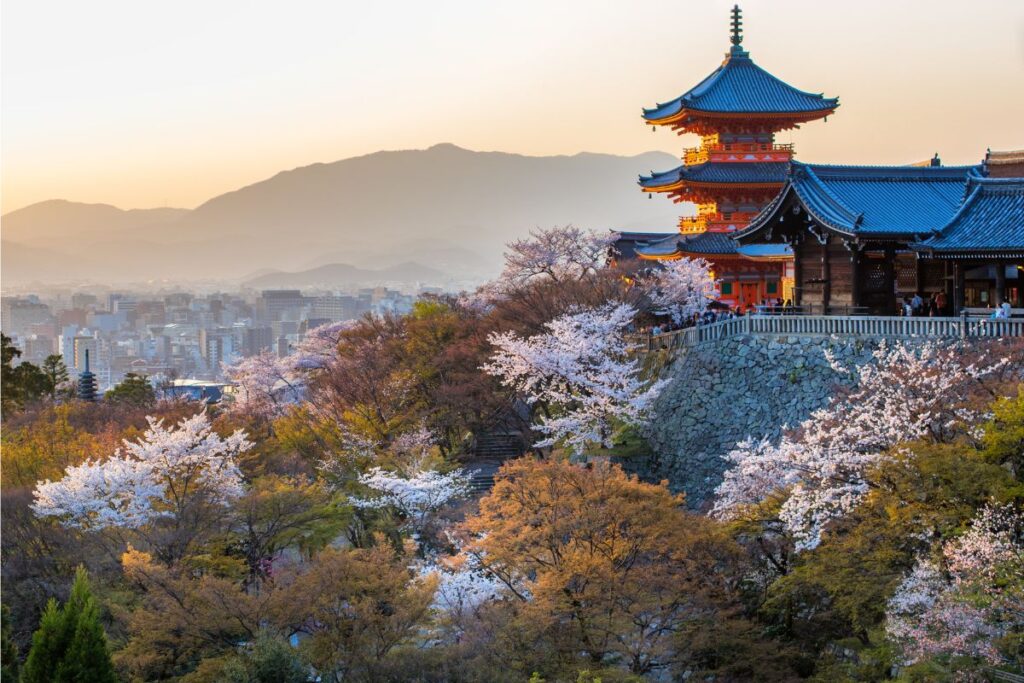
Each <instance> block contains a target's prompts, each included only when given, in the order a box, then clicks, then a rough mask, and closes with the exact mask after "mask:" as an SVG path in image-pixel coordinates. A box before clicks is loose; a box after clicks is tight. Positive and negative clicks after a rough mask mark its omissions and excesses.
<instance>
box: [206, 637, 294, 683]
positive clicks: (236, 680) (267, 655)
mask: <svg viewBox="0 0 1024 683" xmlns="http://www.w3.org/2000/svg"><path fill="white" fill-rule="evenodd" d="M221 676H222V679H223V680H224V681H225V683H306V681H308V680H309V679H310V677H309V671H308V667H306V666H305V665H304V664H303V663H302V660H301V659H300V658H299V654H298V652H297V651H296V650H295V648H293V647H292V646H291V645H289V644H288V643H287V642H285V641H284V640H280V639H278V638H274V637H273V636H271V635H270V634H268V633H266V632H262V631H261V632H260V634H259V636H257V638H256V641H255V642H254V643H253V644H252V648H251V649H249V650H247V651H246V652H244V653H242V654H240V655H238V656H236V657H235V658H234V659H232V660H230V661H229V662H228V664H227V665H226V666H225V667H224V670H223V672H222V673H221Z"/></svg>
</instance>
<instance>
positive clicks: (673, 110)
mask: <svg viewBox="0 0 1024 683" xmlns="http://www.w3.org/2000/svg"><path fill="white" fill-rule="evenodd" d="M731 42H732V46H731V48H730V50H729V52H728V53H727V54H726V56H725V61H723V62H722V65H721V66H719V67H718V68H717V69H716V70H715V71H714V72H713V73H711V74H710V75H709V76H708V77H707V78H705V79H704V80H702V81H701V82H700V83H698V84H697V85H696V86H695V87H693V88H691V89H690V90H688V91H686V92H685V93H684V94H683V95H680V96H679V97H677V98H675V99H673V100H671V101H669V102H666V103H664V104H659V105H657V106H656V107H654V108H652V109H645V110H644V111H643V119H644V121H645V122H646V123H647V124H649V125H651V126H666V127H668V128H669V129H671V130H674V131H676V132H677V133H678V134H680V135H682V134H684V133H693V134H696V135H699V136H700V138H701V142H700V145H699V146H698V147H695V148H691V149H686V150H684V152H683V158H682V161H683V164H682V165H681V166H679V167H678V168H674V169H672V170H670V171H663V172H660V173H652V174H651V175H649V176H640V187H641V189H642V190H643V191H644V192H648V193H652V194H653V193H655V192H658V193H663V194H666V195H668V196H669V197H670V198H672V200H673V201H674V202H676V203H680V202H684V201H689V202H693V203H695V204H696V205H697V214H696V215H695V216H684V217H682V218H681V220H680V222H679V231H678V232H676V233H671V234H667V235H663V236H659V235H658V234H657V233H622V238H623V239H622V240H621V242H622V243H623V246H624V247H625V249H624V250H623V252H624V253H626V254H627V255H635V256H636V257H638V258H640V259H648V260H671V259H678V258H683V257H700V258H705V259H707V260H708V261H710V262H711V263H712V264H713V267H714V271H715V277H716V279H717V280H718V282H719V283H720V299H721V300H722V301H724V302H727V303H732V304H738V305H744V306H745V305H750V304H756V303H759V302H761V301H763V300H765V299H774V298H783V297H786V295H787V292H786V291H784V289H788V287H787V286H786V285H788V283H789V282H790V281H791V279H790V278H788V277H786V276H787V273H789V272H791V264H792V254H791V252H789V251H788V249H784V248H780V247H779V246H778V245H756V244H755V245H746V246H741V247H737V246H736V243H735V241H734V240H733V239H732V238H731V236H730V233H733V232H736V231H739V230H742V229H743V228H745V227H746V226H747V224H748V223H749V222H750V220H751V219H752V218H753V217H754V216H755V215H757V213H758V212H759V211H760V210H761V209H762V208H763V207H764V206H765V205H766V204H768V202H770V201H771V199H772V198H773V197H775V195H776V194H778V192H779V190H780V189H781V188H782V185H783V183H784V182H785V180H786V175H787V173H788V171H789V165H790V161H791V159H792V158H793V147H792V145H786V144H777V143H776V141H775V136H776V134H777V133H779V132H780V131H784V130H789V129H792V128H797V127H799V125H800V124H801V123H806V122H808V121H814V120H817V119H822V118H825V117H827V116H828V115H829V114H831V113H833V112H834V111H835V110H836V108H837V107H838V106H839V101H838V99H837V98H827V97H824V96H823V95H821V94H813V93H808V92H804V91H802V90H797V89H796V88H794V87H792V86H790V85H788V84H787V83H784V82H783V81H781V80H779V79H778V78H776V77H775V76H773V75H771V74H770V73H768V72H767V71H765V70H764V69H762V68H761V67H759V66H758V65H757V64H755V63H754V61H753V60H752V59H751V58H750V54H749V53H748V52H747V51H746V50H744V49H743V47H742V43H743V29H742V17H741V14H740V9H739V7H738V6H735V7H733V9H732V36H731ZM784 280H785V282H784Z"/></svg>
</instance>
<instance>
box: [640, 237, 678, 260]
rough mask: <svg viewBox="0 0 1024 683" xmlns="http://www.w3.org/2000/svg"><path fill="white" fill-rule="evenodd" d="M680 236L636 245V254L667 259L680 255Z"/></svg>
mask: <svg viewBox="0 0 1024 683" xmlns="http://www.w3.org/2000/svg"><path fill="white" fill-rule="evenodd" d="M679 242H680V235H679V233H678V232H677V233H675V234H672V235H669V236H667V237H663V238H662V239H659V240H652V241H650V242H645V243H642V244H637V245H636V248H635V249H636V254H637V255H638V256H645V257H647V258H666V257H671V256H676V255H678V254H679Z"/></svg>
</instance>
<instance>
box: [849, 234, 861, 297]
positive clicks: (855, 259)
mask: <svg viewBox="0 0 1024 683" xmlns="http://www.w3.org/2000/svg"><path fill="white" fill-rule="evenodd" d="M846 246H847V248H848V249H849V250H850V278H852V280H853V281H852V282H851V283H850V288H851V291H850V305H851V306H853V307H854V308H857V307H858V306H860V249H858V248H857V245H856V244H847V245H846Z"/></svg>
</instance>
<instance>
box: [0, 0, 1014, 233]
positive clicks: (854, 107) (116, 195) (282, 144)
mask: <svg viewBox="0 0 1024 683" xmlns="http://www.w3.org/2000/svg"><path fill="white" fill-rule="evenodd" d="M731 5H732V2H718V1H716V2H709V3H704V4H701V5H686V4H683V3H671V2H656V3H654V4H648V5H645V6H644V7H643V8H642V10H641V11H638V9H637V8H636V7H635V6H633V5H627V4H625V3H621V4H619V3H578V2H566V3H559V4H558V5H557V6H556V7H554V8H552V7H546V6H545V7H544V8H539V7H538V6H537V3H530V2H526V3H519V4H517V5H515V6H514V7H513V6H493V7H492V6H485V5H474V4H469V3H463V2H453V3H446V4H444V5H441V6H429V7H428V6H419V5H409V6H405V7H403V8H402V10H401V12H399V13H398V14H397V16H396V13H395V12H394V8H391V7H390V6H389V8H374V7H370V6H365V5H358V6H353V5H348V4H340V5H337V6H335V5H332V6H329V7H321V6H316V5H307V6H306V9H307V11H306V12H301V13H293V14H289V15H288V16H284V15H283V14H280V15H279V14H278V13H276V12H274V11H272V10H271V9H270V8H269V7H270V6H261V7H256V8H253V7H252V6H246V7H245V8H243V7H242V6H241V5H237V4H218V5H215V6H210V7H202V8H201V6H200V5H198V4H197V3H185V4H184V5H180V6H176V7H175V12H174V13H173V14H167V13H160V11H159V10H158V9H156V8H154V7H151V6H136V5H133V4H130V3H109V4H107V5H105V6H104V8H102V9H97V8H95V7H84V6H77V5H72V4H67V5H64V6H62V7H61V9H60V11H58V12H54V11H53V7H52V6H50V5H47V6H45V7H39V6H36V5H33V4H31V3H27V2H16V3H13V4H8V5H6V6H5V9H4V12H5V17H4V18H5V21H4V22H3V29H2V31H3V44H4V46H3V67H2V69H3V98H2V105H0V106H2V114H3V116H2V118H3V123H2V128H3V137H4V142H5V144H4V148H3V152H2V157H3V159H2V161H3V167H4V173H3V212H5V213H6V212H9V211H12V210H15V209H18V208H21V207H24V206H26V205H29V204H32V203H35V202H37V201H42V200H46V199H55V198H61V199H69V200H72V201H84V202H99V203H110V204H114V205H116V206H119V207H121V208H145V207H153V206H164V205H167V206H182V207H194V206H195V205H197V204H198V203H200V202H202V201H204V200H206V199H208V198H210V197H213V196H215V195H217V194H220V193H222V192H225V191H230V190H233V189H236V188H238V187H242V186H244V185H247V184H250V183H253V182H257V181H259V180H262V179H264V178H266V177H269V176H272V175H274V174H275V173H277V172H279V171H282V170H285V169H289V168H293V167H297V166H304V165H307V164H312V163H317V162H330V161H334V160H336V159H341V158H346V157H351V156H358V155H361V154H368V153H372V152H374V151H377V150H380V149H409V148H425V147H429V146H430V145H432V144H435V143H439V142H452V143H454V144H457V145H460V146H463V147H466V148H469V149H478V150H500V151H507V152H515V153H521V154H527V155H550V154H574V153H577V152H581V151H590V152H608V153H614V154H623V155H626V154H637V153H640V152H644V151H649V150H663V151H669V152H673V153H675V151H676V150H677V148H678V147H679V145H680V142H681V141H680V140H679V139H678V138H675V136H672V135H670V134H669V133H668V132H667V131H660V132H659V133H658V134H657V135H652V134H651V133H650V131H649V129H648V128H647V127H646V126H644V125H643V124H642V123H641V121H640V118H639V112H640V107H641V106H644V105H646V106H652V105H654V104H655V103H656V102H664V101H666V100H668V99H670V98H672V97H675V96H677V95H678V94H679V93H680V92H682V91H683V90H685V89H686V88H689V87H691V86H692V85H695V84H696V82H697V81H698V80H699V79H700V78H702V77H703V76H704V75H705V74H706V73H708V71H709V70H710V69H711V68H713V66H714V64H715V63H716V62H717V61H719V60H720V59H721V58H722V55H723V53H724V52H725V51H726V49H727V47H728V10H729V8H730V7H731ZM743 9H744V22H745V36H746V40H745V42H744V47H745V48H747V49H749V50H750V51H751V54H752V56H753V57H754V59H755V60H757V61H758V63H760V64H762V65H763V66H765V67H766V68H768V69H769V70H770V71H772V72H773V73H775V74H777V75H778V76H780V77H781V78H783V79H785V80H786V81H787V82H789V83H792V84H793V85H794V86H796V87H798V88H801V89H805V90H809V91H812V92H824V93H825V94H826V95H827V96H838V97H839V98H840V103H841V106H840V108H839V110H838V112H837V114H836V116H835V117H834V118H830V119H829V121H828V122H827V124H825V125H816V126H808V127H807V128H806V130H799V131H796V132H793V133H792V134H787V135H783V136H781V141H784V142H786V141H793V142H795V143H796V144H797V152H798V155H799V158H801V159H804V160H809V161H817V162H834V163H909V162H913V161H919V160H922V159H924V158H927V157H930V156H931V155H932V154H933V153H936V152H937V153H939V154H940V156H941V157H942V159H943V161H944V162H946V163H974V162H977V161H979V160H980V159H981V158H982V157H983V156H984V152H985V149H986V148H987V147H992V148H994V149H1006V148H1018V147H1021V146H1024V132H1022V131H1021V130H1020V126H1019V121H1020V120H1024V92H1022V89H1021V88H1013V87H1008V84H1012V83H1020V82H1021V81H1022V78H1024V7H1022V6H1020V5H1019V3H1011V2H991V3H984V4H980V5H978V6H977V7H973V8H972V10H971V12H970V13H965V12H964V11H963V10H962V8H961V7H960V6H958V5H957V4H954V3H924V2H915V3H900V4H898V5H894V4H883V3H881V2H870V3H860V4H858V6H857V10H858V11H857V12H856V13H853V12H849V11H848V6H846V5H839V4H838V3H830V4H828V5H825V4H824V3H810V2H802V1H800V2H798V1H793V2H781V3H771V4H769V3H767V2H765V1H762V0H756V1H750V2H745V3H743ZM538 17H540V19H538ZM795 42H798V43H799V46H797V45H794V43H795ZM993 65H997V66H998V68H994V67H993ZM647 170H648V169H638V172H646V171H647ZM626 182H628V180H627V181H626Z"/></svg>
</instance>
